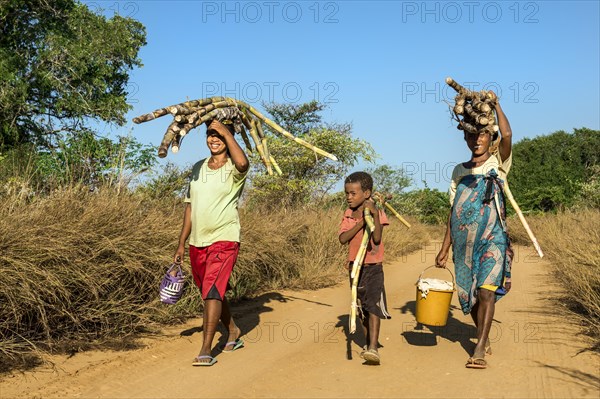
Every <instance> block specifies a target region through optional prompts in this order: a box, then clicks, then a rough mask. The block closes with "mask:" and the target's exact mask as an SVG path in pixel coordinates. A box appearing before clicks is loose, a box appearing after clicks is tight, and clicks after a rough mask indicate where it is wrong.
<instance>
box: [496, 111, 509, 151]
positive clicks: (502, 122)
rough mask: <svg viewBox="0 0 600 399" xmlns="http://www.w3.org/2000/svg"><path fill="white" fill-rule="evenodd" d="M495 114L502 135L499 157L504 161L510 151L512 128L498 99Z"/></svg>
mask: <svg viewBox="0 0 600 399" xmlns="http://www.w3.org/2000/svg"><path fill="white" fill-rule="evenodd" d="M496 115H497V116H498V128H499V129H500V134H501V137H502V139H501V140H500V158H502V161H504V160H506V159H507V158H508V157H509V156H510V153H511V151H512V130H511V128H510V123H508V118H507V117H506V115H505V114H504V111H503V110H502V107H501V106H500V101H497V102H496Z"/></svg>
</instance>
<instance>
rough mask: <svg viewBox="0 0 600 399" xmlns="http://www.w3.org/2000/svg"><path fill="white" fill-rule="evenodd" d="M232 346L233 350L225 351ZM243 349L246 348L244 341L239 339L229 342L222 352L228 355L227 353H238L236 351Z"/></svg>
mask: <svg viewBox="0 0 600 399" xmlns="http://www.w3.org/2000/svg"><path fill="white" fill-rule="evenodd" d="M231 345H233V348H231V349H225V348H227V347H228V346H231ZM243 347H244V341H243V340H242V339H241V338H238V339H236V340H235V341H229V342H227V343H226V344H225V346H223V349H221V351H222V352H225V353H227V352H233V351H236V350H238V349H241V348H243Z"/></svg>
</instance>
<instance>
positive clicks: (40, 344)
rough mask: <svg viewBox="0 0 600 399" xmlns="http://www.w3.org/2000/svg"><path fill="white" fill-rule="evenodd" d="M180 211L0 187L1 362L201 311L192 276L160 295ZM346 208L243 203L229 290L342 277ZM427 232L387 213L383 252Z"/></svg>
mask: <svg viewBox="0 0 600 399" xmlns="http://www.w3.org/2000/svg"><path fill="white" fill-rule="evenodd" d="M182 210H183V208H182V205H181V203H180V202H178V201H174V202H168V201H163V202H157V201H155V200H149V199H147V198H143V197H140V196H136V195H133V194H129V193H125V194H121V195H116V194H115V193H114V192H112V191H105V192H103V191H101V192H100V193H94V194H90V193H89V192H87V190H85V189H78V188H71V189H67V190H63V191H58V192H55V193H54V194H53V195H51V196H50V197H47V198H39V199H38V198H36V199H34V200H33V201H32V200H31V199H27V198H23V196H19V195H18V193H17V194H15V195H5V196H4V197H0V369H7V368H9V367H14V365H15V364H16V365H19V364H20V365H23V366H25V365H31V364H35V362H36V361H37V360H39V358H40V356H39V355H40V354H41V353H44V352H53V351H68V352H73V351H79V350H85V349H87V348H90V347H110V348H113V349H115V348H118V346H119V345H120V346H122V347H129V346H131V344H132V340H131V338H132V337H135V336H137V335H139V334H140V333H148V332H152V331H153V329H154V327H156V326H159V325H160V324H162V323H176V322H180V321H182V320H184V319H185V318H187V317H192V316H197V315H198V314H199V311H200V309H201V299H200V296H199V291H198V290H197V289H195V288H193V287H190V286H189V285H188V289H187V290H186V292H185V294H184V296H183V298H182V299H181V300H180V301H179V303H177V304H176V305H174V306H168V305H163V304H161V303H160V302H159V301H158V285H159V283H160V280H161V278H162V276H163V274H164V272H165V270H166V267H167V266H168V265H169V263H170V261H171V257H172V255H173V253H174V251H175V248H176V243H177V238H178V235H179V230H180V227H181V218H182V214H183V213H182ZM341 215H342V211H341V210H322V209H321V210H316V209H297V210H291V211H289V210H276V211H272V212H270V213H268V214H257V213H249V212H245V211H242V213H241V218H242V226H243V231H242V234H243V235H242V246H241V251H240V258H239V261H238V264H237V266H236V269H235V271H234V276H233V277H232V285H233V287H234V289H233V290H232V292H231V297H232V299H234V300H235V299H239V298H244V297H252V296H255V295H259V294H261V293H263V292H265V291H268V290H274V289H282V288H302V289H315V288H319V287H324V286H328V285H331V284H333V283H336V282H338V281H340V280H341V279H343V277H344V269H343V265H344V257H345V254H346V250H347V248H346V247H345V246H342V245H340V244H339V242H338V240H337V230H338V226H339V222H340V220H341ZM427 238H428V237H427V234H426V232H425V230H424V229H423V228H421V227H420V226H419V225H417V224H415V226H414V227H413V229H411V230H410V231H407V230H406V229H405V228H404V227H403V226H402V225H400V224H399V223H396V222H395V221H392V225H391V226H390V227H389V228H388V229H386V232H385V235H384V239H385V240H386V248H387V253H388V255H387V259H388V261H391V260H392V259H393V257H395V256H399V255H401V254H403V253H407V252H411V251H413V250H416V249H418V248H420V247H421V246H422V245H424V244H425V242H426V241H427ZM185 268H186V269H188V270H189V265H188V264H186V267H185ZM189 281H190V285H191V278H190V279H189Z"/></svg>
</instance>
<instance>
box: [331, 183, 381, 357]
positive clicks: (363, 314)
mask: <svg viewBox="0 0 600 399" xmlns="http://www.w3.org/2000/svg"><path fill="white" fill-rule="evenodd" d="M344 190H345V192H346V202H347V203H348V209H346V211H345V212H344V217H343V219H342V223H341V226H340V232H339V239H340V243H342V244H349V248H348V249H349V251H348V262H347V266H346V267H347V268H348V270H351V268H352V263H353V262H354V259H355V257H356V253H357V252H358V249H359V247H360V243H361V241H362V237H363V234H364V232H365V225H366V224H365V221H364V218H363V211H364V209H365V208H369V210H370V211H371V214H372V215H373V220H374V222H375V231H373V234H372V235H371V239H370V241H369V245H368V247H367V253H366V255H365V260H364V264H363V267H362V268H361V271H360V275H359V280H358V301H359V309H360V312H359V314H360V318H361V321H362V326H363V331H364V334H365V337H366V341H367V344H366V345H365V347H366V348H365V350H364V351H363V352H362V353H361V357H362V358H363V359H365V360H366V362H367V364H374V365H378V364H379V363H380V357H379V352H378V351H377V345H378V339H379V326H380V319H391V316H390V314H389V313H388V311H387V303H386V298H385V287H384V285H383V241H382V240H381V235H382V233H383V226H385V225H388V224H389V223H388V220H387V217H386V215H385V213H384V212H383V211H381V210H378V209H377V208H376V207H375V203H374V202H373V200H372V199H371V193H372V191H373V178H372V177H371V176H370V175H369V174H368V173H365V172H355V173H352V174H351V175H349V176H348V177H347V178H346V180H345V181H344ZM350 285H352V279H350Z"/></svg>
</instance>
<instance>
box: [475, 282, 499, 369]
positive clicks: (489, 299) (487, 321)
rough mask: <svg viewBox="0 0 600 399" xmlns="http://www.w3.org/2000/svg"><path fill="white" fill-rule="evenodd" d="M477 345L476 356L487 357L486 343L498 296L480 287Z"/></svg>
mask: <svg viewBox="0 0 600 399" xmlns="http://www.w3.org/2000/svg"><path fill="white" fill-rule="evenodd" d="M477 302H478V304H477V305H478V306H477V310H476V315H477V321H476V322H475V324H476V326H477V345H476V346H475V351H474V353H473V357H474V358H480V359H483V358H484V357H485V349H486V344H487V343H488V339H489V335H490V329H491V327H492V320H493V318H494V311H495V309H496V298H495V294H494V292H492V291H489V290H486V289H480V290H479V293H478V295H477Z"/></svg>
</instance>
